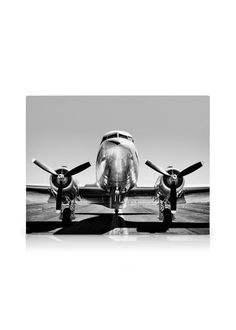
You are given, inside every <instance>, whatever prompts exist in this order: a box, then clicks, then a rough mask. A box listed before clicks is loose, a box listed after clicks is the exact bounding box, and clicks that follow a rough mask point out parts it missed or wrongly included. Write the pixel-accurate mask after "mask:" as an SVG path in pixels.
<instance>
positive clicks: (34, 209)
mask: <svg viewBox="0 0 236 330" xmlns="http://www.w3.org/2000/svg"><path fill="white" fill-rule="evenodd" d="M185 199H186V203H185V204H179V205H178V206H177V212H176V219H175V220H174V221H173V222H172V225H171V227H170V228H169V229H168V230H167V232H166V233H167V234H168V235H176V234H180V235H186V234H187V235H194V234H203V235H207V234H209V232H210V225H209V214H210V203H209V193H201V194H191V195H189V196H188V195H186V197H185ZM158 213H159V212H158V205H156V203H153V202H149V203H144V204H143V203H135V204H132V205H128V206H127V207H126V208H124V209H122V210H120V212H119V215H118V216H115V215H114V210H112V209H109V208H106V207H104V206H101V205H96V204H89V205H83V203H81V204H80V203H78V204H77V205H76V210H75V215H76V219H75V220H73V222H72V224H71V225H70V226H68V227H63V226H62V222H61V220H59V218H58V214H57V213H56V212H55V203H52V202H48V196H47V195H45V194H40V193H31V192H27V195H26V232H27V233H28V234H32V233H37V234H39V233H41V234H42V233H45V234H49V235H56V234H57V235H59V234H86V235H91V234H105V235H140V234H144V233H152V234H155V235H165V234H166V233H165V232H163V230H162V222H161V221H160V220H159V218H158Z"/></svg>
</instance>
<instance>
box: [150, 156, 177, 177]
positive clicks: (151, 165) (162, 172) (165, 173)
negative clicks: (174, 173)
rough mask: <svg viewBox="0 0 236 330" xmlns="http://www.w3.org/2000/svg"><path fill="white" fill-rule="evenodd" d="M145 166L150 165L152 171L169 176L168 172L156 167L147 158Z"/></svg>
mask: <svg viewBox="0 0 236 330" xmlns="http://www.w3.org/2000/svg"><path fill="white" fill-rule="evenodd" d="M145 164H146V165H147V166H149V167H151V168H152V169H153V170H154V171H156V172H158V173H160V174H163V175H166V176H171V175H170V174H169V173H168V172H166V171H165V170H163V169H162V168H160V167H157V166H156V165H154V164H153V163H152V162H150V160H147V161H146V163H145Z"/></svg>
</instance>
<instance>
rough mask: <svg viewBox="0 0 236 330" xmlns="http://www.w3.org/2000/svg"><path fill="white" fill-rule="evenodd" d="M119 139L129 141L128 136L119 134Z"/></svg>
mask: <svg viewBox="0 0 236 330" xmlns="http://www.w3.org/2000/svg"><path fill="white" fill-rule="evenodd" d="M119 138H123V139H128V136H127V135H123V134H119Z"/></svg>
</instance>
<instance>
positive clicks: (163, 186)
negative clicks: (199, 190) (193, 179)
mask: <svg viewBox="0 0 236 330" xmlns="http://www.w3.org/2000/svg"><path fill="white" fill-rule="evenodd" d="M166 172H168V173H169V174H171V175H176V179H175V185H176V193H177V196H179V195H180V193H181V192H182V190H183V187H184V178H183V177H177V175H178V174H179V173H180V171H179V170H178V169H176V168H173V167H168V168H167V169H166ZM172 182H173V178H172V177H169V176H166V175H161V176H159V177H158V179H157V181H156V183H155V187H156V188H157V191H158V193H159V195H160V196H162V197H166V196H168V195H169V194H170V187H171V184H172Z"/></svg>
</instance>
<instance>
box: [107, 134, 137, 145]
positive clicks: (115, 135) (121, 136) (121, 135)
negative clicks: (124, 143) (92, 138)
mask: <svg viewBox="0 0 236 330" xmlns="http://www.w3.org/2000/svg"><path fill="white" fill-rule="evenodd" d="M113 138H120V139H126V140H130V141H132V142H134V139H133V138H132V136H128V135H125V134H122V133H119V132H116V133H111V134H108V135H105V136H104V137H103V138H102V142H103V141H105V140H108V139H113ZM102 142H101V143H102Z"/></svg>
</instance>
